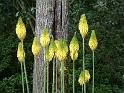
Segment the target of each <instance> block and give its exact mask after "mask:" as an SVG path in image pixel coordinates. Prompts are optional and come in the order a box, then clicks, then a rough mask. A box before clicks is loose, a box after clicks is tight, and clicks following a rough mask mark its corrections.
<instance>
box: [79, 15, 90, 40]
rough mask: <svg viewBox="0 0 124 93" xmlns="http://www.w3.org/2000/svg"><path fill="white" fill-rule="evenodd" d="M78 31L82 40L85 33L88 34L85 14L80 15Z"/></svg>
mask: <svg viewBox="0 0 124 93" xmlns="http://www.w3.org/2000/svg"><path fill="white" fill-rule="evenodd" d="M79 30H80V34H81V36H82V38H85V36H86V34H87V32H88V24H87V19H86V16H85V14H83V15H81V18H80V21H79Z"/></svg>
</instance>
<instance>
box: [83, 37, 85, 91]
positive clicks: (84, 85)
mask: <svg viewBox="0 0 124 93" xmlns="http://www.w3.org/2000/svg"><path fill="white" fill-rule="evenodd" d="M84 52H85V51H84V38H83V72H85V62H84V61H85V56H84V54H85V53H84ZM84 81H85V73H84ZM83 86H84V93H86V84H85V82H84V85H83Z"/></svg>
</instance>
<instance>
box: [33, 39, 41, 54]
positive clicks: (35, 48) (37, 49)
mask: <svg viewBox="0 0 124 93" xmlns="http://www.w3.org/2000/svg"><path fill="white" fill-rule="evenodd" d="M39 52H40V45H39V42H38V39H37V37H34V40H33V44H32V53H33V55H34V56H37V55H38V53H39Z"/></svg>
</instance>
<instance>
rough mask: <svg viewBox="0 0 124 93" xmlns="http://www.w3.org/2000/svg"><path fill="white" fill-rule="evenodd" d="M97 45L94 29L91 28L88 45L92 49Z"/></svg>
mask: <svg viewBox="0 0 124 93" xmlns="http://www.w3.org/2000/svg"><path fill="white" fill-rule="evenodd" d="M97 45H98V42H97V38H96V34H95V31H94V30H92V33H91V37H90V40H89V47H90V49H91V50H92V51H94V50H95V49H96V48H97Z"/></svg>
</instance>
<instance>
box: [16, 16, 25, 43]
mask: <svg viewBox="0 0 124 93" xmlns="http://www.w3.org/2000/svg"><path fill="white" fill-rule="evenodd" d="M16 34H17V36H18V38H19V39H20V40H21V41H23V40H24V39H25V36H26V27H25V24H24V23H23V21H22V18H21V17H19V19H18V22H17V25H16Z"/></svg>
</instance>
